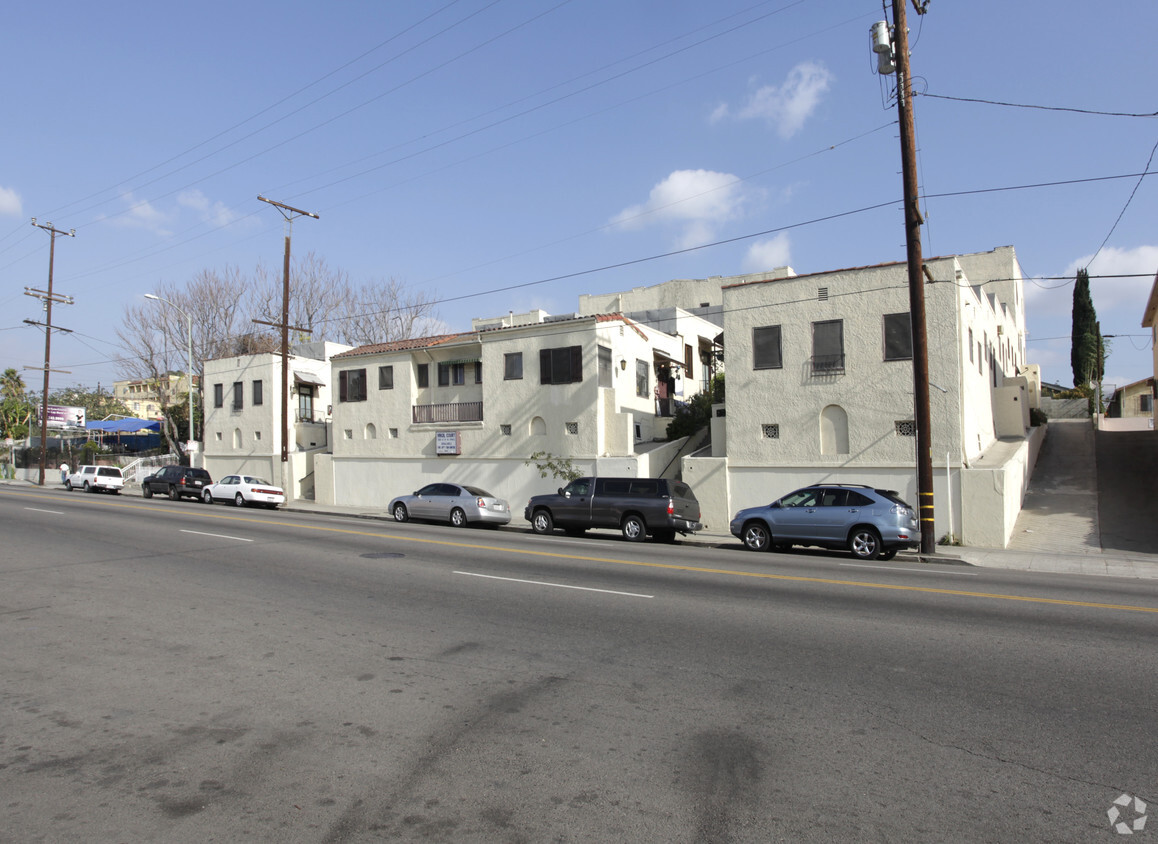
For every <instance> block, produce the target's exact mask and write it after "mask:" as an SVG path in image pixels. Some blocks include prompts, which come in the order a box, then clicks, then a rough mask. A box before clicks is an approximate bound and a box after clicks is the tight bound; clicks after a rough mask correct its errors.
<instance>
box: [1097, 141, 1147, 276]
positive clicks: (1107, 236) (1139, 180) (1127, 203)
mask: <svg viewBox="0 0 1158 844" xmlns="http://www.w3.org/2000/svg"><path fill="white" fill-rule="evenodd" d="M1155 152H1158V141H1155V142H1154V146H1153V147H1152V148H1151V150H1150V157H1149V158H1147V159H1146V166H1145V167H1144V168H1143V175H1142V176H1139V177H1138V182H1137V184H1135V185H1134V189H1133V190H1132V191H1130V195H1129V196H1128V197H1127V198H1126V204H1125V205H1123V206H1122V211H1121V213H1119V214H1118V219H1116V220H1114V225H1112V226H1110V230H1109V232H1107V233H1106V238H1105V240H1103V241H1102V245H1101V246H1099V247H1098V251H1097V252H1095V253H1094V257H1093V258H1090V260H1089V261H1087V262H1086V268H1087V269H1088V268H1089V266H1090V264H1092V263H1094V258H1097V257H1098V256H1099V255H1100V254H1102V250H1103V249H1105V248H1106V244H1107V243H1108V242H1109V240H1110V236H1111V235H1113V233H1114V229H1116V228H1118V223H1120V222H1122V218H1123V217H1124V216H1126V209H1127V208H1129V207H1130V203H1131V202H1133V201H1134V194H1136V193H1137V192H1138V188H1140V187H1142V180H1143V179H1144V178H1145V173H1146V172H1148V171H1149V170H1150V165H1151V164H1152V163H1153V162H1154V153H1155Z"/></svg>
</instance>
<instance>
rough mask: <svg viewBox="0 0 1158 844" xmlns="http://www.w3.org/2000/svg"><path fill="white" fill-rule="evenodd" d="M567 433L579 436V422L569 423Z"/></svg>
mask: <svg viewBox="0 0 1158 844" xmlns="http://www.w3.org/2000/svg"><path fill="white" fill-rule="evenodd" d="M567 433H568V434H578V433H579V423H578V422H568V423H567Z"/></svg>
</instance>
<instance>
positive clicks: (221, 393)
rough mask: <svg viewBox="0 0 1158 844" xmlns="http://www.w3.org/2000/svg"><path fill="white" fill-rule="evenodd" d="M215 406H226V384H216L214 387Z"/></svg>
mask: <svg viewBox="0 0 1158 844" xmlns="http://www.w3.org/2000/svg"><path fill="white" fill-rule="evenodd" d="M213 406H214V407H224V406H225V385H224V384H214V385H213Z"/></svg>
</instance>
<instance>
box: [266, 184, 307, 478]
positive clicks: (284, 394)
mask: <svg viewBox="0 0 1158 844" xmlns="http://www.w3.org/2000/svg"><path fill="white" fill-rule="evenodd" d="M257 198H258V199H259V200H261V201H262V202H268V203H269V204H270V205H272V206H273V207H274V208H276V209H277V210H278V211H280V212H281V215H282V216H283V217H285V225H286V229H285V259H284V262H283V268H282V294H281V323H280V324H279V326H278V327H279V328H280V329H281V462H282V463H283V464H285V463H287V462H288V461H289V391H290V388H289V384H290V380H289V330H290V324H289V293H290V288H289V272H290V239H291V237H292V236H293V221H294V219H295V218H297V217H313V218H314V219H315V220H317V219H319V218H318V215H317V214H314V213H313V212H311V211H303V210H301V209H300V208H294V207H293V206H292V205H286V204H285V203H284V202H277V201H275V200H272V199H266V198H265V197H264V196H258V197H257ZM254 322H263V321H262V320H254ZM266 324H268V323H266ZM282 486H283V487H286V486H287V480H286V478H285V466H284V465H283V466H282ZM286 492H287V494H288V492H289V490H288V489H287V490H286Z"/></svg>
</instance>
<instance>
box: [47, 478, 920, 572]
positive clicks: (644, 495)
mask: <svg viewBox="0 0 1158 844" xmlns="http://www.w3.org/2000/svg"><path fill="white" fill-rule="evenodd" d="M64 485H65V487H66V488H67V489H69V490H72V489H83V490H85V491H86V492H99V491H106V492H112V493H114V494H115V493H119V492H120V490H121V488H122V487H123V486H124V478H123V477H122V475H121V470H120V469H118V468H117V467H115V466H80V467H79V468H78V469H77V471H75V472H73V473H72V474H70V475H68V477H67V478H66V479H65V482H64ZM141 492H142V494H143V495H144V497H145V498H152V497H153V495H167V496H168V497H169V498H170V499H171V500H173V501H177V500H179V499H181V498H195V499H197V500H199V501H203V502H204V503H206V504H213V503H214V502H217V501H230V502H232V503H234V504H235V505H237V506H238V507H245V506H247V505H260V506H264V507H270V508H277V507H278V505H280V504H284V503H285V500H286V499H285V492H284V491H283V490H282V489H281V488H280V487H278V486H275V485H273V484H271V483H269V482H268V481H266V480H265V479H264V478H260V477H256V476H253V475H244V474H236V475H227V476H226V477H224V478H222V479H221V480H220V481H218V482H216V483H214V482H213V480H212V478H211V477H210V476H209V473H208V472H207V471H205V470H204V469H195V468H192V467H189V466H164V467H162V468H161V469H159V470H158V471H157V472H155V473H154V474H152V475H149V476H148V477H147V478H145V480H144V481H142V483H141ZM389 512H390V514H391V515H392V516H393V517H394V520H395V521H398V522H407V521H410V520H411V519H414V520H425V521H434V522H446V523H449V524H451V525H453V526H455V527H466V526H467V525H471V524H479V525H485V526H487V527H492V528H497V527H499V526H500V525H505V524H509V523H510V521H511V506H510V504H509V503H508V502H507V501H506V500H504V499H502V498H499V497H497V496H495V495H492V494H491V493H489V492H487V491H486V490H485V489H482V488H481V487H477V486H472V485H468V484H454V483H443V482H439V483H432V484H427V485H426V486H424V487H422V488H421V489H419V490H415V491H414V492H413V493H411V494H410V495H400V496H398V497H397V498H395V499H393V500H392V501H391V502H390V508H389ZM523 517H524V518H525V519H526V520H527V521H528V522H530V524H531V530H532V531H533V532H534V533H538V534H547V533H552V532H553V531H554V530H555V529H556V528H561V529H562V530H564V531H565V532H566V533H568V534H570V535H573V536H578V535H582V534H583V533H584V532H585V531H587V530H589V529H591V528H611V529H613V530H618V531H620V532H621V533H622V534H623V537H624V539H627V540H629V541H632V542H641V541H643V540H644V539H646V538H647V537H648V536H651V537H653V538H654V539H656V540H659V541H661V542H672V541H674V540H675V537H676V534H677V533H678V534H683V535H687V534H694V533H696V532H697V531H700V530H703V527H704V526H703V524H702V523H701V521H700V504H699V501H697V500H696V496H695V493H693V492H692V490H691V487H689V486H688V485H687V484H685V483H681V482H680V481H674V480H668V479H666V478H602V477H584V478H577V479H575V480H573V481H571V482H570V483H568V484H567V485H566V486H564V487H560V488H559V489H558V490H557V491H556V492H554V493H550V494H548V495H536V496H533V497H532V498H531V499H530V500H529V501H528V502H527V506H526V507H525V508H524V510H523ZM728 529H729V531H730V532H731V534H732V535H733V536H735V537H737V538H738V539H739V540H740V541H741V542H742V543H743V545H744V547H745V548H747V549H748V550H750V551H787V550H789V549H790V548H791V547H792V546H794V545H806V546H818V547H821V548H828V549H833V550H847V551H848V552H849V553H850V554H852V556H854V557H856V558H857V559H860V560H891V559H892V558H893V557H894V556H896V554H897V552H898V551H900V550H902V549H905V548H916V547H919V546H920V544H921V532H920V526H919V523H918V520H917V514H916V511H915V510H914V509H913V508H912V507H911V506H909V504H907V503H906V502H905V501H904V500H902V499H901V498H900V497H899V496H898V495H897V493H896V492H894V491H892V490H886V489H874V488H873V487H871V486H866V485H864V484H816V485H813V486H808V487H804V488H802V489H798V490H796V491H794V492H791V493H789V494H788V495H785V496H783V497H782V498H778V499H776V500H775V501H773V502H772V503H771V504H766V505H762V506H759V507H748V508H745V509H743V510H740V511H739V512H738V513H736V515H735V516H734V517H733V518H732V520H731V523H730V524H729V526H728Z"/></svg>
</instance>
